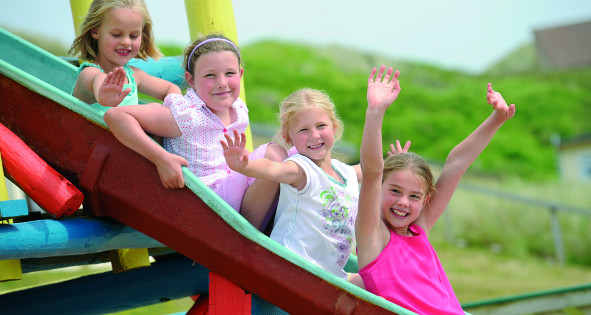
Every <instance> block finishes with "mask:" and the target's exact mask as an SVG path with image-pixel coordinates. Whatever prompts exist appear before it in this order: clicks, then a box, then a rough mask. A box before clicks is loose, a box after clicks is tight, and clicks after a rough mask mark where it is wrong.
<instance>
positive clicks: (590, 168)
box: [552, 134, 591, 182]
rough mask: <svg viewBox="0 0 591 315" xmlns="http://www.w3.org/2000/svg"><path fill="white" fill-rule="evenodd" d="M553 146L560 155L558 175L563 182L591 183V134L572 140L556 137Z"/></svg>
mask: <svg viewBox="0 0 591 315" xmlns="http://www.w3.org/2000/svg"><path fill="white" fill-rule="evenodd" d="M552 142H553V144H554V146H555V147H556V151H557V154H558V170H559V171H558V173H559V176H560V178H561V179H562V180H566V181H578V182H590V181H591V134H585V135H581V136H578V137H575V138H571V139H560V137H558V136H555V137H554V138H553V141H552Z"/></svg>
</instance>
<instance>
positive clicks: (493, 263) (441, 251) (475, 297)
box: [435, 245, 591, 304]
mask: <svg viewBox="0 0 591 315" xmlns="http://www.w3.org/2000/svg"><path fill="white" fill-rule="evenodd" d="M435 250H436V251H437V253H438V256H439V259H440V260H441V262H442V264H443V267H444V268H445V271H446V273H447V276H448V278H449V281H450V282H451V284H452V286H453V288H454V291H455V292H456V295H457V297H458V299H459V300H460V303H462V304H464V303H468V302H475V301H482V300H490V299H493V298H498V297H506V296H510V295H516V294H523V293H531V292H537V291H546V290H550V289H557V288H562V287H570V286H575V285H579V284H588V283H591V267H585V266H579V265H566V266H558V265H556V264H554V263H551V262H548V261H544V260H541V259H536V258H531V257H525V258H524V257H519V258H516V257H510V256H507V255H501V254H495V253H493V252H491V251H486V250H482V249H461V248H458V247H455V246H451V245H443V246H438V247H436V248H435Z"/></svg>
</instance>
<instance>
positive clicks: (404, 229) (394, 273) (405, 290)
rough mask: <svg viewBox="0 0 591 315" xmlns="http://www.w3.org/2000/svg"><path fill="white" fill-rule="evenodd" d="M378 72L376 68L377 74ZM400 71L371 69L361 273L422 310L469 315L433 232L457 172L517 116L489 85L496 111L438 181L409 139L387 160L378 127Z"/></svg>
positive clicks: (368, 283)
mask: <svg viewBox="0 0 591 315" xmlns="http://www.w3.org/2000/svg"><path fill="white" fill-rule="evenodd" d="M376 72H377V74H376ZM398 76H399V72H398V71H396V72H394V71H393V69H392V68H388V70H387V71H386V67H385V66H382V67H381V68H380V70H379V72H378V71H377V70H376V69H375V68H374V69H373V70H372V72H371V74H370V76H369V80H368V88H367V101H368V106H367V111H366V120H365V127H364V130H363V139H362V143H361V169H362V172H363V178H362V181H361V191H360V195H359V210H358V214H357V221H356V223H355V234H356V240H357V254H358V265H359V275H360V276H361V278H362V279H363V283H364V285H365V287H366V289H367V290H368V291H370V292H372V293H374V294H377V295H379V296H382V297H384V298H385V299H387V300H389V301H391V302H393V303H395V304H398V305H400V306H402V307H405V308H407V309H409V310H411V311H414V312H416V313H419V314H464V312H463V311H462V307H461V306H460V303H459V302H458V299H457V298H456V296H455V293H454V291H453V289H452V287H451V285H450V283H449V280H448V279H447V276H446V275H445V271H444V270H443V268H442V267H441V263H440V262H439V259H438V258H437V254H436V253H435V251H434V249H433V247H432V246H431V244H430V242H429V240H428V236H429V231H431V228H432V227H433V225H434V224H435V222H436V221H437V219H439V217H440V216H441V215H442V214H443V211H444V210H445V208H446V206H447V204H448V203H449V201H450V199H451V197H452V195H453V193H454V191H455V190H456V188H457V186H458V183H459V181H460V178H461V177H462V175H463V174H464V173H465V172H466V170H467V169H468V167H469V166H470V164H472V162H473V161H474V160H475V159H476V158H477V157H478V156H479V155H480V153H481V152H482V151H483V150H484V148H485V147H486V145H487V144H488V143H489V142H490V140H491V139H492V137H493V136H494V134H495V133H496V132H497V130H498V129H499V128H500V127H501V126H502V125H503V124H504V123H505V121H507V120H509V119H510V118H512V117H513V115H514V114H515V105H511V106H507V103H506V102H505V100H504V99H503V97H502V96H501V94H499V93H498V92H495V91H494V90H493V89H492V87H491V84H490V83H489V84H488V91H487V101H488V104H490V105H492V107H493V109H494V111H493V113H492V114H491V115H490V116H489V117H488V118H487V119H486V120H485V121H484V122H483V123H482V124H481V125H480V126H479V127H478V128H476V130H475V131H474V132H472V134H470V135H469V136H468V137H467V138H466V139H465V140H464V141H462V142H461V143H460V144H458V145H457V146H456V147H455V148H454V149H453V150H452V151H451V152H450V153H449V155H448V157H447V160H446V162H445V165H444V167H443V170H442V172H441V175H440V176H439V179H438V180H437V183H436V184H435V185H433V175H432V173H431V170H430V168H429V165H428V164H427V163H426V161H425V160H424V159H422V158H421V157H419V156H418V155H416V154H414V153H409V152H407V151H408V148H409V146H410V142H407V143H406V145H405V147H404V148H401V146H400V142H398V141H396V145H397V146H396V147H395V148H393V153H392V154H389V155H390V156H389V157H388V158H387V159H386V160H385V161H384V159H383V158H382V133H381V126H382V122H383V118H384V114H385V112H386V109H387V108H388V107H389V106H390V105H391V104H392V103H393V102H394V101H395V100H396V99H397V98H398V94H399V93H400V83H399V82H398Z"/></svg>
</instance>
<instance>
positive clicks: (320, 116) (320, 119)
mask: <svg viewBox="0 0 591 315" xmlns="http://www.w3.org/2000/svg"><path fill="white" fill-rule="evenodd" d="M335 132H336V130H335V127H334V125H333V123H332V120H331V119H330V116H329V115H328V113H327V112H326V111H325V110H324V109H322V108H320V107H316V106H308V107H306V108H305V109H303V110H301V111H300V112H299V113H297V114H296V115H295V116H294V117H293V119H292V121H291V124H290V126H289V129H288V131H287V134H288V137H287V138H288V139H285V140H286V142H287V143H288V144H289V145H293V146H295V147H296V149H297V150H298V152H299V153H300V154H302V155H305V156H307V157H308V158H310V159H311V160H312V161H314V162H316V164H319V162H321V161H327V160H328V162H329V165H330V158H331V154H330V151H331V150H332V146H333V145H334V136H335Z"/></svg>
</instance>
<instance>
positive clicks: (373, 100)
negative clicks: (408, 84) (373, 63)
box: [367, 66, 400, 109]
mask: <svg viewBox="0 0 591 315" xmlns="http://www.w3.org/2000/svg"><path fill="white" fill-rule="evenodd" d="M385 70H386V66H381V67H380V70H379V72H377V75H376V71H377V70H376V68H373V69H372V70H371V73H370V74H369V79H368V82H367V104H368V107H370V108H384V109H385V108H388V106H390V105H391V104H392V103H393V102H394V101H395V100H396V99H397V98H398V94H399V93H400V81H398V76H399V75H400V72H399V71H398V70H396V72H394V69H392V67H389V68H388V70H387V71H385ZM384 71H385V73H384Z"/></svg>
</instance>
